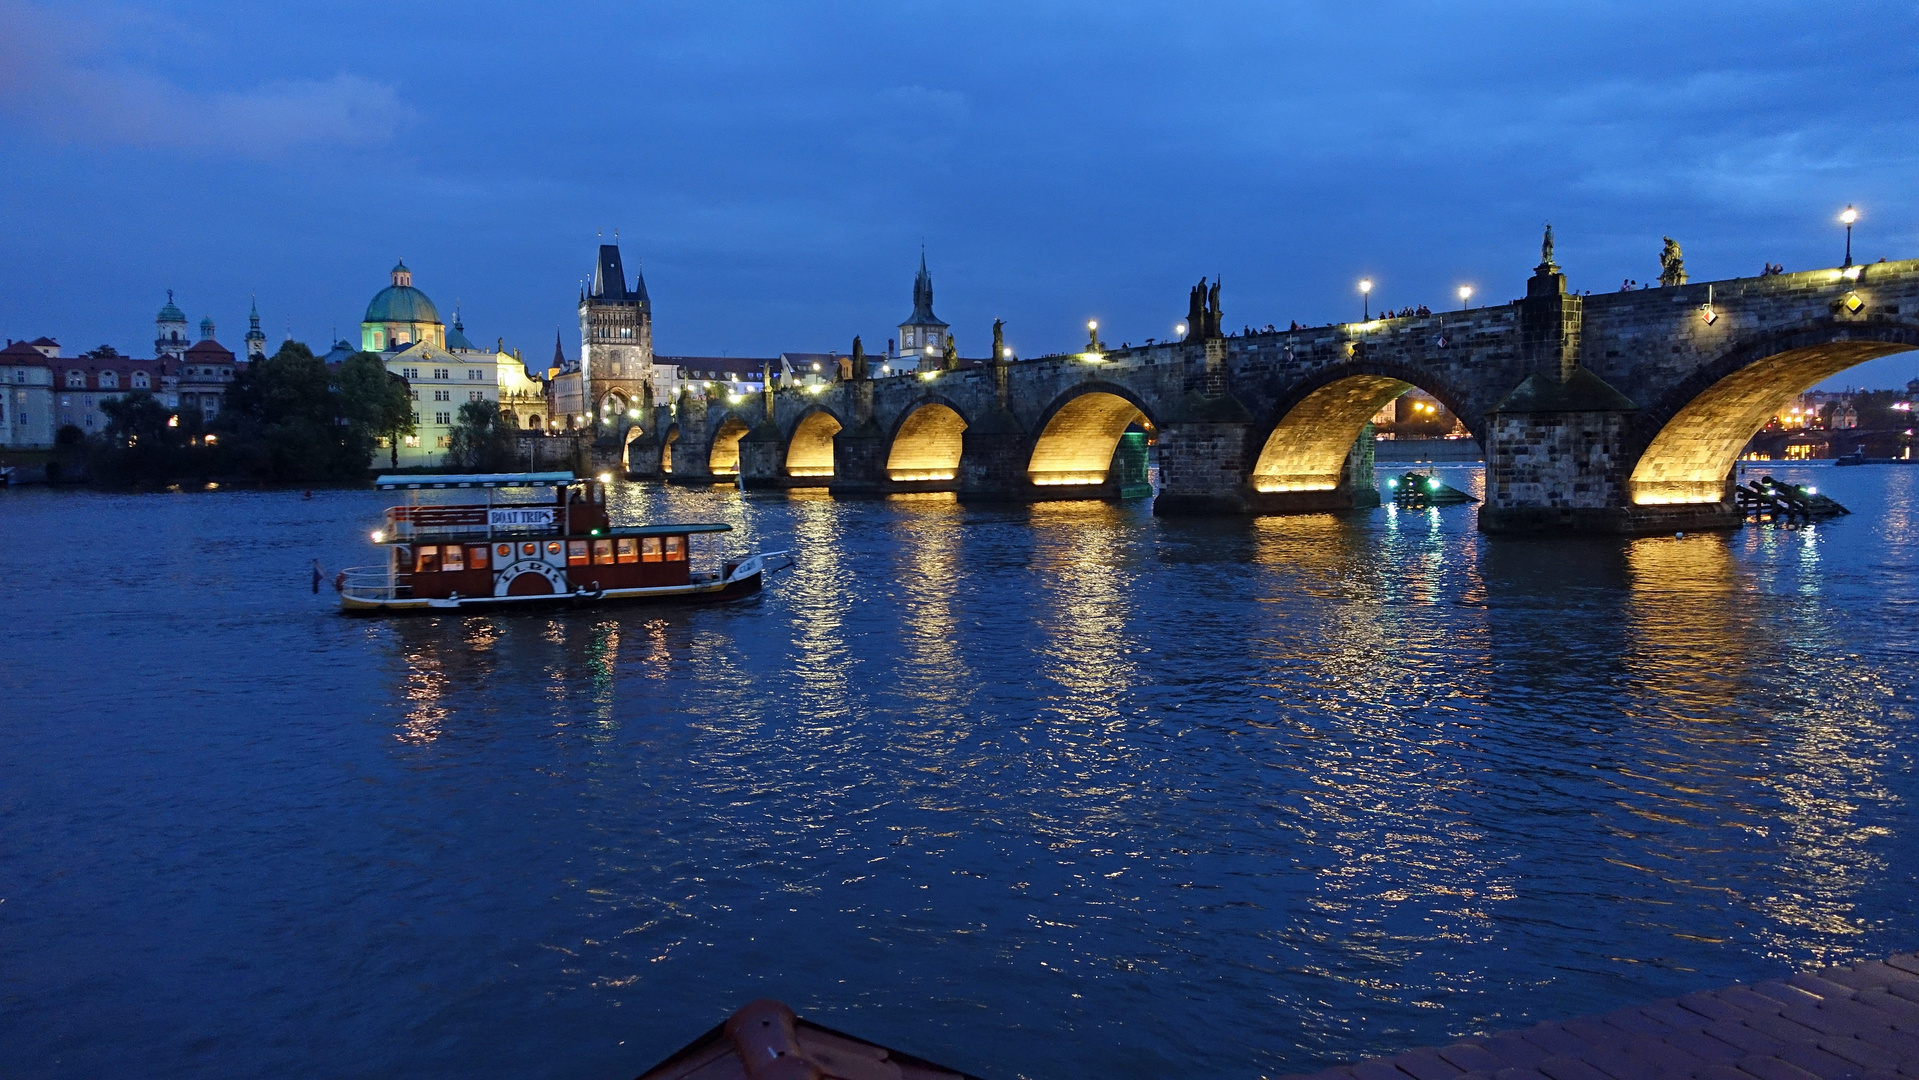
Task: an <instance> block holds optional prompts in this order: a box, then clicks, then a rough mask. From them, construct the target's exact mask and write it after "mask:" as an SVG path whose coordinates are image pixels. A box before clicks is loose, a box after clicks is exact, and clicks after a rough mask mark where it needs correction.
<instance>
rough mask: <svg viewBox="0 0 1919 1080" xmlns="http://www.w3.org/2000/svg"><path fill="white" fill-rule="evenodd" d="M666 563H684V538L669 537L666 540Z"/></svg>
mask: <svg viewBox="0 0 1919 1080" xmlns="http://www.w3.org/2000/svg"><path fill="white" fill-rule="evenodd" d="M666 561H667V562H685V561H686V537H684V536H669V537H667V538H666Z"/></svg>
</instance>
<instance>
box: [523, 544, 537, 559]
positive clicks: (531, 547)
mask: <svg viewBox="0 0 1919 1080" xmlns="http://www.w3.org/2000/svg"><path fill="white" fill-rule="evenodd" d="M539 553H540V545H538V544H521V545H520V554H521V555H522V556H524V557H526V558H532V557H533V556H535V555H538V554H539Z"/></svg>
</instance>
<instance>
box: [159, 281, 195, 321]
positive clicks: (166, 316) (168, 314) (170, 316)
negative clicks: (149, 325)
mask: <svg viewBox="0 0 1919 1080" xmlns="http://www.w3.org/2000/svg"><path fill="white" fill-rule="evenodd" d="M154 321H155V322H177V323H183V322H186V321H187V313H186V312H184V311H181V310H180V309H179V308H178V307H176V306H174V303H173V290H172V289H168V290H167V306H166V307H163V308H161V309H160V314H159V315H158V316H156V317H155V318H154Z"/></svg>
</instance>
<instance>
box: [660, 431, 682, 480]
mask: <svg viewBox="0 0 1919 1080" xmlns="http://www.w3.org/2000/svg"><path fill="white" fill-rule="evenodd" d="M679 441H680V427H679V425H678V424H675V425H673V426H672V427H670V428H667V429H666V441H665V442H664V443H661V444H660V471H661V472H663V473H666V474H668V475H671V474H672V472H673V444H674V443H676V442H679Z"/></svg>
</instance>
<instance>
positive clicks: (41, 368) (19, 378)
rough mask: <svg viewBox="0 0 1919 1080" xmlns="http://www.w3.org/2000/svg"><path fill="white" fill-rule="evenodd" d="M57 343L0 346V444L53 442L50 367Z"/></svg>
mask: <svg viewBox="0 0 1919 1080" xmlns="http://www.w3.org/2000/svg"><path fill="white" fill-rule="evenodd" d="M59 356H60V343H59V342H57V341H55V340H53V339H52V338H46V337H42V338H36V339H34V340H33V341H9V342H7V346H6V348H4V349H0V446H6V447H11V448H13V449H19V450H29V449H44V448H46V447H49V446H52V445H53V432H54V428H55V425H54V422H53V397H54V394H53V367H52V365H51V361H52V360H54V359H57V358H58V357H59Z"/></svg>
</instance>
